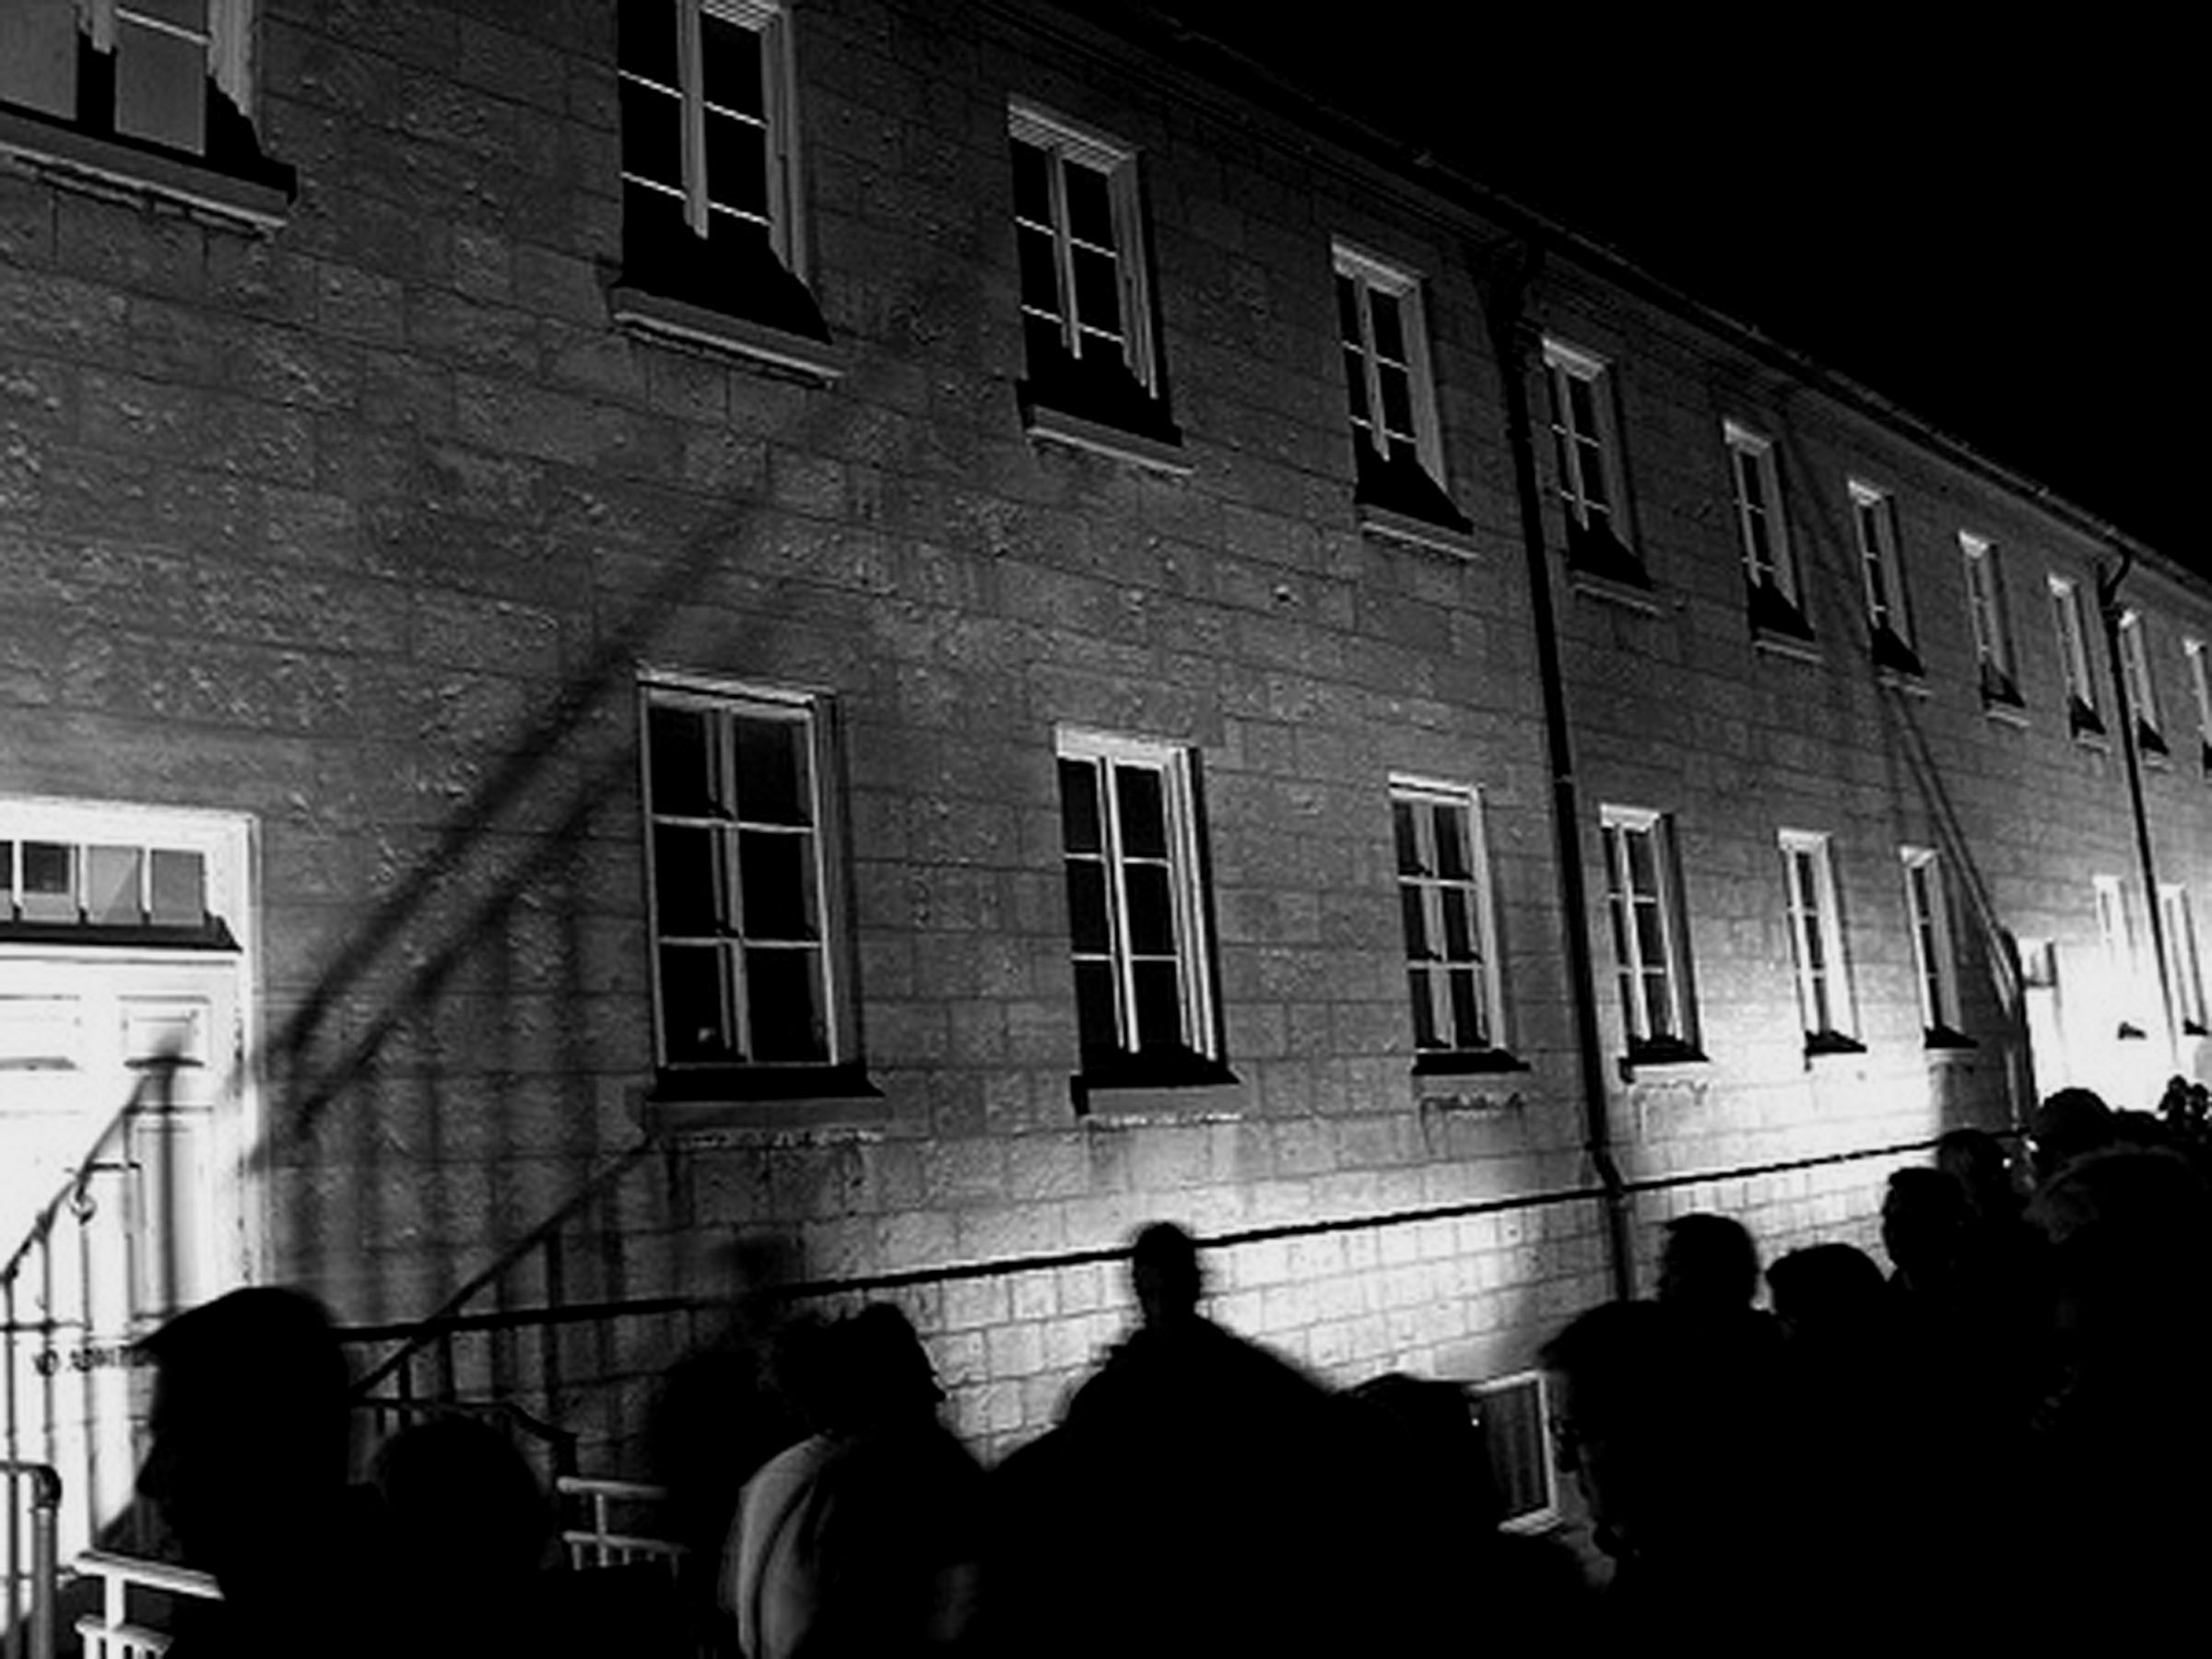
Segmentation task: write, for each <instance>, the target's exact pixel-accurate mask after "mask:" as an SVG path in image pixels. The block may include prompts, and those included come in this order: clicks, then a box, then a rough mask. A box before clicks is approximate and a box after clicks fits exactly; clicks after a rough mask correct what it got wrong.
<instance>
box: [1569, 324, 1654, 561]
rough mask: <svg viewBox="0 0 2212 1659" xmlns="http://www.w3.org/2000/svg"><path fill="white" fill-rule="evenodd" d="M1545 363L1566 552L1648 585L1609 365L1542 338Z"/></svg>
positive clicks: (1571, 347) (1573, 558) (1570, 556)
mask: <svg viewBox="0 0 2212 1659" xmlns="http://www.w3.org/2000/svg"><path fill="white" fill-rule="evenodd" d="M1544 368H1545V379H1546V383H1547V386H1548V388H1549V390H1550V394H1551V441H1552V467H1553V474H1554V477H1553V487H1554V488H1555V489H1556V490H1557V491H1558V492H1559V505H1560V508H1561V511H1562V512H1564V513H1565V515H1566V522H1567V557H1568V559H1570V560H1571V562H1573V563H1575V564H1577V565H1580V566H1582V567H1583V568H1584V569H1585V570H1588V571H1592V572H1594V574H1597V575H1602V576H1612V577H1616V578H1619V579H1623V580H1626V581H1629V582H1634V583H1636V584H1637V585H1639V586H1644V585H1648V582H1649V579H1648V578H1647V577H1646V576H1645V575H1644V572H1643V567H1642V564H1641V561H1640V560H1639V559H1637V557H1636V555H1635V553H1634V551H1633V549H1632V547H1631V544H1630V534H1629V525H1628V518H1627V512H1626V502H1625V500H1624V499H1623V496H1622V492H1621V478H1620V462H1619V455H1620V437H1619V431H1618V426H1617V424H1616V420H1615V416H1614V408H1613V396H1614V394H1613V381H1612V376H1611V373H1610V371H1609V369H1608V365H1607V364H1606V360H1605V359H1603V358H1601V357H1597V356H1595V355H1594V354H1593V353H1591V352H1588V351H1584V350H1583V349H1582V348H1581V347H1575V346H1570V345H1568V344H1567V343H1566V342H1565V341H1563V340H1555V339H1551V338H1548V337H1547V339H1546V340H1545V341H1544Z"/></svg>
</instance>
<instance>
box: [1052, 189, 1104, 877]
mask: <svg viewBox="0 0 2212 1659" xmlns="http://www.w3.org/2000/svg"><path fill="white" fill-rule="evenodd" d="M1044 159H1045V173H1044V182H1045V189H1046V192H1047V194H1048V195H1049V197H1050V199H1051V203H1052V211H1053V280H1054V281H1055V282H1056V283H1057V284H1058V285H1059V290H1060V333H1061V337H1062V339H1063V340H1065V343H1066V346H1067V349H1068V353H1069V355H1070V356H1073V357H1077V358H1080V357H1081V356H1082V355H1083V329H1082V324H1081V323H1080V322H1079V320H1078V319H1077V315H1076V247H1075V231H1074V230H1073V229H1071V228H1070V224H1069V219H1068V208H1067V158H1066V157H1065V155H1063V154H1062V153H1061V151H1060V150H1059V149H1057V148H1056V147H1047V148H1046V149H1045V151H1044ZM1100 764H1101V765H1103V766H1104V767H1105V768H1106V769H1107V774H1108V777H1109V781H1111V777H1112V762H1111V761H1102V762H1100ZM1117 885H1118V882H1117Z"/></svg>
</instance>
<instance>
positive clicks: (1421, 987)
mask: <svg viewBox="0 0 2212 1659" xmlns="http://www.w3.org/2000/svg"><path fill="white" fill-rule="evenodd" d="M1431 978H1432V976H1431V975H1430V972H1429V971H1428V970H1427V969H1424V968H1410V969H1407V970H1406V994H1408V995H1409V996H1411V998H1412V999H1413V1045H1414V1047H1416V1048H1425V1049H1434V1048H1442V1047H1443V1046H1444V1041H1443V1039H1442V1038H1441V1037H1440V1036H1439V1035H1438V1034H1437V1030H1436V1008H1435V1006H1434V1004H1433V1003H1431V1002H1430V990H1429V987H1430V979H1431Z"/></svg>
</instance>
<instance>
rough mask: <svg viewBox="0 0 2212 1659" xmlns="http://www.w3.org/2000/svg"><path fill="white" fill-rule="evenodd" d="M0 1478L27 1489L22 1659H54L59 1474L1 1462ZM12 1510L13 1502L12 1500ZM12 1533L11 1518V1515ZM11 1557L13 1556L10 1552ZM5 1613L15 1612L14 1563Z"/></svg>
mask: <svg viewBox="0 0 2212 1659" xmlns="http://www.w3.org/2000/svg"><path fill="white" fill-rule="evenodd" d="M0 1477H6V1479H7V1480H8V1481H9V1482H10V1483H11V1485H12V1484H23V1485H28V1486H29V1488H30V1647H29V1651H28V1653H26V1655H25V1659H54V1646H53V1618H54V1603H55V1600H56V1598H57V1596H58V1594H59V1591H60V1585H59V1582H58V1574H59V1567H58V1564H57V1563H56V1561H55V1559H54V1539H55V1535H56V1532H57V1530H58V1526H59V1521H60V1515H61V1508H62V1477H61V1472H60V1471H59V1470H57V1469H56V1468H54V1466H53V1465H52V1464H42V1463H24V1462H21V1461H19V1460H18V1459H15V1458H0ZM9 1503H10V1506H11V1511H12V1506H13V1503H14V1499H13V1497H12V1496H11V1497H10V1499H9ZM10 1521H11V1526H10V1529H9V1530H10V1533H11V1535H12V1533H13V1530H14V1529H13V1526H12V1521H13V1515H12V1512H11V1515H10ZM8 1553H9V1554H10V1555H11V1556H12V1555H13V1554H14V1553H15V1552H14V1550H13V1549H12V1548H11V1549H10V1550H9V1552H8ZM7 1594H8V1611H9V1612H10V1613H11V1614H12V1613H13V1612H14V1610H15V1594H16V1584H15V1562H14V1561H13V1560H11V1561H9V1562H8V1586H7Z"/></svg>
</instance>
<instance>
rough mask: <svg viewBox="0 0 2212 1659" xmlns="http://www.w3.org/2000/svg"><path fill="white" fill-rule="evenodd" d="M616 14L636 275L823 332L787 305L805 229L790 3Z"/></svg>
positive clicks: (731, 1) (630, 6)
mask: <svg viewBox="0 0 2212 1659" xmlns="http://www.w3.org/2000/svg"><path fill="white" fill-rule="evenodd" d="M618 24H619V29H618V95H619V100H621V237H624V261H626V267H629V272H626V275H629V277H630V278H632V281H637V278H641V281H646V283H648V286H651V288H654V289H659V292H665V294H670V297H673V299H686V300H697V303H701V305H710V308H714V310H724V312H739V314H747V316H750V314H759V321H768V323H774V325H785V327H798V325H806V332H817V330H818V321H817V319H814V314H812V310H807V314H806V316H801V319H792V316H787V314H785V312H787V310H790V308H792V305H794V303H796V300H794V299H792V297H790V294H787V292H785V289H787V288H790V286H792V277H796V275H798V259H801V248H803V239H801V234H798V190H796V183H794V179H796V153H794V133H796V122H794V120H792V84H794V82H792V44H790V13H787V6H785V5H783V0H621V5H619V13H618ZM779 277H781V281H779ZM807 305H812V303H807Z"/></svg>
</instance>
